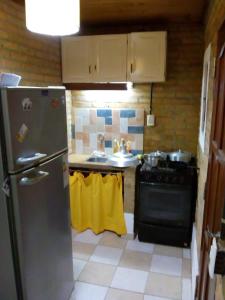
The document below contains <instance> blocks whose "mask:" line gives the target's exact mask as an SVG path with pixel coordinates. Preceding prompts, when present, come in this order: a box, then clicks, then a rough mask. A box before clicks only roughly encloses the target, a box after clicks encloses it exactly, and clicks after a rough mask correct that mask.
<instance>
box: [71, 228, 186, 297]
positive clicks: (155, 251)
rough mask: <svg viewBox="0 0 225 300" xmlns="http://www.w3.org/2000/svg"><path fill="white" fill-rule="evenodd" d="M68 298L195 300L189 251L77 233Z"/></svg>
mask: <svg viewBox="0 0 225 300" xmlns="http://www.w3.org/2000/svg"><path fill="white" fill-rule="evenodd" d="M73 256H74V258H73V260H74V278H75V280H76V283H75V290H74V292H73V294H72V296H71V299H70V300H191V259H190V250H189V249H182V248H176V247H168V246H161V245H153V244H148V243H141V242H139V241H138V240H133V239H132V236H129V235H127V236H125V237H121V238H120V237H118V236H117V235H116V234H114V233H112V232H108V231H106V232H104V233H102V234H99V235H95V234H93V233H92V232H91V231H90V230H87V231H85V232H83V233H80V234H76V233H75V232H74V231H73Z"/></svg>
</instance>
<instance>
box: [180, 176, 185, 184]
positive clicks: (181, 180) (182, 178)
mask: <svg viewBox="0 0 225 300" xmlns="http://www.w3.org/2000/svg"><path fill="white" fill-rule="evenodd" d="M183 183H184V177H183V176H181V177H180V184H183Z"/></svg>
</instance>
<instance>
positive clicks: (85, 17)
mask: <svg viewBox="0 0 225 300" xmlns="http://www.w3.org/2000/svg"><path fill="white" fill-rule="evenodd" d="M14 1H15V2H17V3H23V4H24V0H14ZM205 2H207V1H206V0H80V5H81V24H83V25H100V24H118V23H119V24H121V23H123V24H124V23H128V24H129V23H130V24H131V23H132V24H134V23H136V24H137V23H149V22H154V21H172V22H174V21H175V22H176V21H178V22H179V21H184V22H186V21H193V22H199V21H201V20H202V17H203V13H204V8H205ZM128 24H127V25H128Z"/></svg>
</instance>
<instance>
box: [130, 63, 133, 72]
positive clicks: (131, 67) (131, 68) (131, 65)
mask: <svg viewBox="0 0 225 300" xmlns="http://www.w3.org/2000/svg"><path fill="white" fill-rule="evenodd" d="M130 72H131V74H132V73H133V64H130Z"/></svg>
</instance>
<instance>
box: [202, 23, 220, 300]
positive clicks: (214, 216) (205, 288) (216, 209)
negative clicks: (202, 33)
mask: <svg viewBox="0 0 225 300" xmlns="http://www.w3.org/2000/svg"><path fill="white" fill-rule="evenodd" d="M217 34H218V40H217V55H216V78H215V79H214V84H213V89H214V90H213V114H212V122H211V134H210V151H209V160H208V172H207V180H206V185H205V207H204V220H203V227H202V238H201V250H200V276H199V282H198V287H197V299H199V300H201V299H204V300H212V298H211V297H210V298H209V290H210V288H209V287H212V286H211V285H210V283H212V282H211V281H210V279H209V275H208V256H207V254H208V251H207V250H206V249H205V248H206V247H205V240H206V237H205V236H206V235H207V226H208V221H209V218H210V217H211V223H212V229H211V231H212V232H213V233H216V232H220V231H221V227H222V223H221V217H219V216H220V212H221V211H222V210H223V207H224V204H225V201H221V200H220V199H219V200H218V201H215V202H214V204H213V203H212V198H211V194H210V193H211V189H212V182H213V181H211V180H212V176H213V175H214V174H213V170H214V169H213V167H214V166H215V165H214V164H215V162H212V159H213V154H215V153H214V151H215V150H214V151H213V148H216V149H217V148H218V147H217V145H215V143H214V140H215V130H216V126H218V124H220V125H221V126H219V127H220V128H219V129H220V130H222V129H223V126H225V125H223V124H224V123H225V119H224V115H219V116H220V117H221V118H220V119H217V116H218V115H217V112H218V107H219V100H218V98H219V92H220V88H221V85H220V82H221V80H222V79H221V74H220V63H221V61H220V57H221V55H223V52H224V51H225V21H224V23H223V24H222V26H221V27H220V29H219V30H218V33H217ZM221 50H222V51H223V52H222V51H221ZM223 80H224V79H223ZM224 82H225V80H224ZM224 82H223V83H222V84H224V85H225V83H224ZM224 95H225V90H224ZM224 98H225V96H224ZM223 109H224V108H223ZM221 123H222V124H221ZM219 133H221V132H219ZM217 150H219V149H217ZM217 167H218V166H217ZM216 174H217V175H218V173H217V172H216ZM216 180H217V179H216ZM223 189H224V191H225V184H224V187H222V190H223ZM216 192H218V183H217V184H216ZM222 202H223V203H222ZM212 204H213V207H212ZM211 208H213V210H211ZM208 240H209V245H210V244H211V240H212V238H208ZM213 289H215V286H214V287H213ZM212 292H213V291H212Z"/></svg>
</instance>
